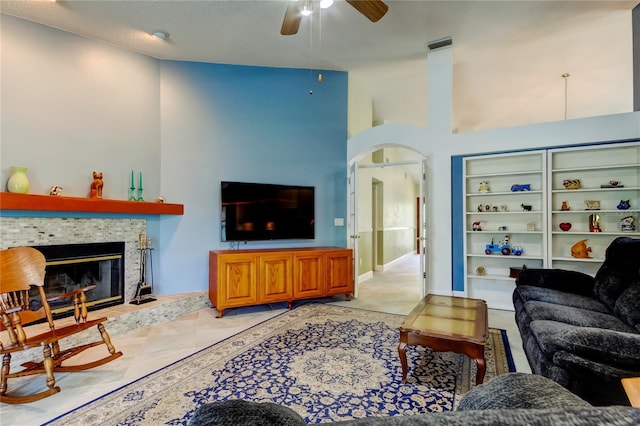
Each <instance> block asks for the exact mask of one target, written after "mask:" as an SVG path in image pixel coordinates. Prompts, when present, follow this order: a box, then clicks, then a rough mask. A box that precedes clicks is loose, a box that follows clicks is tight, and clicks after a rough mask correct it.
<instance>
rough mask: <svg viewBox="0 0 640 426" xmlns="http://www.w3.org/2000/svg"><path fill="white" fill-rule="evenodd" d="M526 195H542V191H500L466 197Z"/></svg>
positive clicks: (471, 194)
mask: <svg viewBox="0 0 640 426" xmlns="http://www.w3.org/2000/svg"><path fill="white" fill-rule="evenodd" d="M526 194H542V191H540V190H537V189H534V190H533V191H500V192H471V193H468V194H467V197H488V196H490V195H500V196H502V195H526Z"/></svg>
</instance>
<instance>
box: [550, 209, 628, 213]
mask: <svg viewBox="0 0 640 426" xmlns="http://www.w3.org/2000/svg"><path fill="white" fill-rule="evenodd" d="M638 212H640V210H638V209H627V210H617V209H616V210H614V209H608V210H553V211H552V212H551V213H553V214H568V213H580V214H585V213H606V214H612V213H620V214H627V213H629V214H630V213H638Z"/></svg>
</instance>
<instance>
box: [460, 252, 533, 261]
mask: <svg viewBox="0 0 640 426" xmlns="http://www.w3.org/2000/svg"><path fill="white" fill-rule="evenodd" d="M467 257H484V258H486V259H500V260H506V259H512V260H518V259H529V260H542V256H528V255H526V254H522V255H520V256H515V255H508V256H505V255H503V254H493V255H492V254H485V253H467Z"/></svg>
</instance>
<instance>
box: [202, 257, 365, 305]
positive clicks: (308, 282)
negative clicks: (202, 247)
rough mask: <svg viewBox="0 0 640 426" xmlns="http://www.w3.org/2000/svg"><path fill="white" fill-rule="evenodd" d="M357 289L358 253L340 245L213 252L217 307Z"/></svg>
mask: <svg viewBox="0 0 640 426" xmlns="http://www.w3.org/2000/svg"><path fill="white" fill-rule="evenodd" d="M336 294H344V295H345V296H346V298H347V300H351V295H352V294H353V254H352V251H351V249H344V248H339V247H304V248H284V249H263V250H212V251H210V252H209V299H210V300H211V304H212V306H213V307H215V308H216V309H217V310H218V318H221V317H222V312H223V311H224V310H225V309H226V308H237V307H240V306H251V305H261V304H265V303H276V302H288V304H289V309H291V306H292V304H293V301H294V300H300V299H312V298H316V297H326V296H333V295H336Z"/></svg>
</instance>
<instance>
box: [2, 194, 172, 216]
mask: <svg viewBox="0 0 640 426" xmlns="http://www.w3.org/2000/svg"><path fill="white" fill-rule="evenodd" d="M0 210H32V211H33V210H36V211H55V212H88V213H128V214H173V215H182V214H184V206H183V205H182V204H167V203H149V202H144V201H124V200H103V199H95V198H79V197H55V196H52V195H34V194H16V193H12V192H0Z"/></svg>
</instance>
